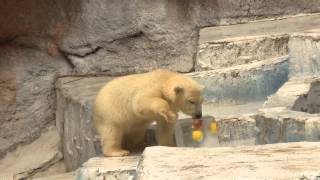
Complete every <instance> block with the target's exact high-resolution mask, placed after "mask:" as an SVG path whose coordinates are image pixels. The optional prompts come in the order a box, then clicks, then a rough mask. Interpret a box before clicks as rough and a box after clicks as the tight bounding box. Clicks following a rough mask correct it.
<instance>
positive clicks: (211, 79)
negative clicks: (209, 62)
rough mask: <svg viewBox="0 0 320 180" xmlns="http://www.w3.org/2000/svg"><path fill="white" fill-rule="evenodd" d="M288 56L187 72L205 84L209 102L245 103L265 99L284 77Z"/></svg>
mask: <svg viewBox="0 0 320 180" xmlns="http://www.w3.org/2000/svg"><path fill="white" fill-rule="evenodd" d="M288 71H289V64H288V56H282V57H277V58H272V59H267V60H264V61H257V62H252V63H249V64H243V65H237V66H233V67H228V68H222V69H217V70H209V71H201V72H195V73H190V74H189V75H190V76H191V77H192V78H194V79H195V80H196V81H198V82H199V83H200V84H202V85H203V86H205V89H204V99H205V100H206V102H210V103H227V104H244V103H247V102H256V101H261V100H264V99H265V98H266V97H267V96H268V95H271V94H273V93H274V92H275V91H277V90H278V88H279V87H280V86H281V85H282V84H283V83H285V82H286V81H287V79H288V73H289V72H288Z"/></svg>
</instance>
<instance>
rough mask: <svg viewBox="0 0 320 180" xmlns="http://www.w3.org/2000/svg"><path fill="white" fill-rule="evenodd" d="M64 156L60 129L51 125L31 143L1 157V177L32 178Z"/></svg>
mask: <svg viewBox="0 0 320 180" xmlns="http://www.w3.org/2000/svg"><path fill="white" fill-rule="evenodd" d="M62 158H63V155H62V153H61V151H60V137H59V134H58V131H57V129H56V128H55V127H50V128H49V129H48V131H47V132H44V133H43V134H42V135H41V136H40V137H39V138H38V139H37V140H35V141H34V142H32V143H31V144H28V145H25V146H21V147H18V148H17V149H16V150H15V151H13V152H10V153H8V154H7V155H6V156H5V157H4V158H3V159H1V160H0V169H1V171H0V177H1V178H2V177H7V178H8V179H24V178H30V177H32V176H34V175H35V174H37V173H40V172H42V171H45V170H46V169H48V168H49V167H50V166H52V165H53V164H55V163H56V162H58V161H59V160H61V159H62ZM1 178H0V179H1Z"/></svg>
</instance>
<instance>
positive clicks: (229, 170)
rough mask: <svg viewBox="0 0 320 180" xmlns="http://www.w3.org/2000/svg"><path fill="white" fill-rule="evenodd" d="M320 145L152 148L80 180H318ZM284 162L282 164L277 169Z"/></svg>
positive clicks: (88, 167) (87, 170) (100, 164)
mask: <svg viewBox="0 0 320 180" xmlns="http://www.w3.org/2000/svg"><path fill="white" fill-rule="evenodd" d="M319 148H320V143H311V142H300V143H283V144H269V145H259V146H255V147H252V146H241V147H224V148H181V147H180V148H173V147H161V146H154V147H148V148H147V149H146V150H145V151H144V152H143V154H142V156H141V157H140V156H128V157H118V158H98V157H97V158H92V159H90V160H89V161H88V162H86V163H85V164H84V165H83V166H82V167H81V168H79V170H77V171H76V173H75V174H76V179H82V180H89V179H108V180H109V179H110V180H127V179H139V180H140V179H141V180H144V179H146V180H149V179H155V180H161V179H226V180H228V179H303V178H305V179H306V178H308V179H316V177H318V176H320V174H319V168H318V166H317V165H318V164H319V163H320V161H319V158H318V157H319V155H320V152H319V151H317V149H319ZM279 162H281V163H279Z"/></svg>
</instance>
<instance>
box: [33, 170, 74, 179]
mask: <svg viewBox="0 0 320 180" xmlns="http://www.w3.org/2000/svg"><path fill="white" fill-rule="evenodd" d="M75 173H76V172H74V171H72V172H69V173H62V174H56V175H52V176H44V177H39V178H34V180H74V179H75Z"/></svg>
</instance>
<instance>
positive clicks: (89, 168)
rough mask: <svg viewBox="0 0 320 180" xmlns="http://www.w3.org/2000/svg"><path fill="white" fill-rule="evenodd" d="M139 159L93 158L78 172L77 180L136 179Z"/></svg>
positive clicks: (136, 157) (129, 157)
mask: <svg viewBox="0 0 320 180" xmlns="http://www.w3.org/2000/svg"><path fill="white" fill-rule="evenodd" d="M139 159H140V156H127V157H111V158H91V159H90V160H89V161H88V162H86V163H84V164H83V165H82V166H81V167H80V168H79V169H78V170H77V171H76V179H81V180H90V179H97V180H104V179H108V180H128V179H134V177H135V176H136V168H137V165H138V162H139Z"/></svg>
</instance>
